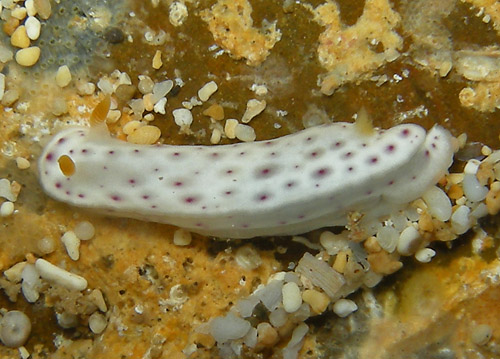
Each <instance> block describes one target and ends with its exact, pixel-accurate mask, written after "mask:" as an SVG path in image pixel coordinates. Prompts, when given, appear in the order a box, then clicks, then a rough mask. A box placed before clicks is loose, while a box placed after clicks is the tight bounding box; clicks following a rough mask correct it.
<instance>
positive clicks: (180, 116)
mask: <svg viewBox="0 0 500 359" xmlns="http://www.w3.org/2000/svg"><path fill="white" fill-rule="evenodd" d="M172 115H173V116H174V121H175V124H176V125H177V126H179V127H189V126H191V124H192V123H193V114H192V113H191V111H189V110H188V109H186V108H178V109H176V110H173V111H172Z"/></svg>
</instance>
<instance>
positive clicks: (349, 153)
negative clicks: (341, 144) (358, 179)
mask: <svg viewBox="0 0 500 359" xmlns="http://www.w3.org/2000/svg"><path fill="white" fill-rule="evenodd" d="M344 157H345V158H349V157H352V152H347V153H345V154H344Z"/></svg>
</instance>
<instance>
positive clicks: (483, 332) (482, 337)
mask: <svg viewBox="0 0 500 359" xmlns="http://www.w3.org/2000/svg"><path fill="white" fill-rule="evenodd" d="M492 335H493V330H492V329H491V327H490V326H489V325H487V324H480V325H478V326H476V327H474V329H472V333H471V341H472V342H473V343H474V344H476V345H485V344H486V343H488V342H489V341H490V339H491V336H492Z"/></svg>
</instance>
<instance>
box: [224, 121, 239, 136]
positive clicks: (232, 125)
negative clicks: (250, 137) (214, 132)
mask: <svg viewBox="0 0 500 359" xmlns="http://www.w3.org/2000/svg"><path fill="white" fill-rule="evenodd" d="M236 126H238V120H236V119H234V118H229V119H227V120H226V123H225V125H224V133H225V134H226V136H227V138H229V139H231V140H232V139H234V138H236V133H235V132H236V131H235V130H236Z"/></svg>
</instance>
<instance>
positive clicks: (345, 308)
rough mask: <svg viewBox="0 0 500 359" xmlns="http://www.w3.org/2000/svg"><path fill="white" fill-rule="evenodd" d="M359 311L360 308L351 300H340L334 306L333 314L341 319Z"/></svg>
mask: <svg viewBox="0 0 500 359" xmlns="http://www.w3.org/2000/svg"><path fill="white" fill-rule="evenodd" d="M356 310H358V306H357V305H356V303H354V302H353V301H352V300H350V299H339V300H337V301H336V302H335V304H334V305H333V312H334V313H335V314H337V315H338V316H339V317H341V318H345V317H347V316H348V315H349V314H351V313H353V312H355V311H356Z"/></svg>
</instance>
